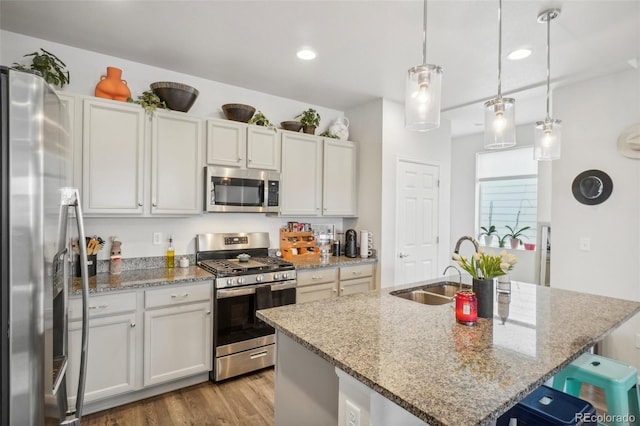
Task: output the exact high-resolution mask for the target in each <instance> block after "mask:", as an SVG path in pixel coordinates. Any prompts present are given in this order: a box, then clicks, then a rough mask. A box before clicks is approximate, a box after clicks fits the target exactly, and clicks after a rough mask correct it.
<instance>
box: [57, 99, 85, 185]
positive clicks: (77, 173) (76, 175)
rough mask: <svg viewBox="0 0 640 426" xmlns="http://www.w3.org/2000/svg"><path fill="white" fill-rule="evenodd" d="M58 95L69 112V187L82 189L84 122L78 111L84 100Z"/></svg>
mask: <svg viewBox="0 0 640 426" xmlns="http://www.w3.org/2000/svg"><path fill="white" fill-rule="evenodd" d="M56 94H57V95H58V97H59V98H60V100H61V101H62V104H63V105H64V106H65V108H66V110H67V117H66V118H67V120H68V121H67V122H68V125H69V130H70V133H69V138H70V142H71V153H72V157H71V158H72V161H71V168H72V176H73V179H72V181H71V182H70V183H69V185H71V186H73V187H75V188H81V187H82V122H81V120H78V118H77V117H80V116H81V115H82V111H80V112H78V111H77V109H78V108H81V107H82V99H80V97H79V96H78V95H74V94H72V93H68V92H61V91H56Z"/></svg>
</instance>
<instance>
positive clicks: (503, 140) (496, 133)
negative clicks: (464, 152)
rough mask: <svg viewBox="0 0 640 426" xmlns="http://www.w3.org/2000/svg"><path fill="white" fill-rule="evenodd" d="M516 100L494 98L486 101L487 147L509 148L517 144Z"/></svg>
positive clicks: (485, 131) (485, 134)
mask: <svg viewBox="0 0 640 426" xmlns="http://www.w3.org/2000/svg"><path fill="white" fill-rule="evenodd" d="M515 107H516V101H515V99H512V98H494V99H491V100H488V101H487V102H485V103H484V147H485V149H500V148H509V147H512V146H514V145H515V144H516V125H515Z"/></svg>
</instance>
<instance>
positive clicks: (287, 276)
mask: <svg viewBox="0 0 640 426" xmlns="http://www.w3.org/2000/svg"><path fill="white" fill-rule="evenodd" d="M287 278H289V273H288V272H283V273H282V279H283V280H286V279H287Z"/></svg>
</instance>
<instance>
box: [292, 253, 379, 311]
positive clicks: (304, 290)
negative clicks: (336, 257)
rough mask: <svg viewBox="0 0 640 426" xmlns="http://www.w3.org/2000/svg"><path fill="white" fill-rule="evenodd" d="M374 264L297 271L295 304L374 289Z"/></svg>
mask: <svg viewBox="0 0 640 426" xmlns="http://www.w3.org/2000/svg"><path fill="white" fill-rule="evenodd" d="M373 272H374V264H372V263H367V264H360V265H351V266H342V267H340V268H314V269H308V270H302V271H298V273H297V282H298V286H297V288H296V303H304V302H310V301H313V300H321V299H330V298H332V297H338V296H348V295H350V294H357V293H364V292H367V291H369V290H373V289H374V288H375V281H374V277H373Z"/></svg>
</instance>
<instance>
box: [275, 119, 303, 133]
mask: <svg viewBox="0 0 640 426" xmlns="http://www.w3.org/2000/svg"><path fill="white" fill-rule="evenodd" d="M280 127H282V128H283V129H284V130H291V131H292V132H299V131H300V129H302V123H300V122H299V121H283V122H282V123H280Z"/></svg>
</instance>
